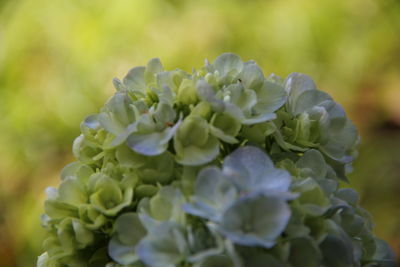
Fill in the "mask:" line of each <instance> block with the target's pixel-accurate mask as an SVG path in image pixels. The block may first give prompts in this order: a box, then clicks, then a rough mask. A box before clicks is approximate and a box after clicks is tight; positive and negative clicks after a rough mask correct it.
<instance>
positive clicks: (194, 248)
mask: <svg viewBox="0 0 400 267" xmlns="http://www.w3.org/2000/svg"><path fill="white" fill-rule="evenodd" d="M114 86H115V88H116V89H117V92H116V93H115V95H114V96H112V97H111V98H110V99H109V100H108V101H107V103H106V104H105V106H104V107H103V108H102V109H101V111H100V112H99V113H98V114H94V115H90V116H89V117H87V118H86V119H85V120H84V121H83V122H82V124H81V132H82V134H81V135H80V136H79V137H78V138H76V140H75V141H74V144H73V153H74V155H75V157H76V158H77V161H76V162H73V163H71V164H69V165H67V166H66V167H65V168H64V169H63V170H62V172H61V184H60V185H59V187H58V188H48V189H47V194H48V199H47V200H46V202H45V214H44V215H43V217H42V222H43V225H44V227H45V228H46V229H47V231H48V238H47V239H46V240H45V242H44V247H45V252H44V253H43V254H42V255H41V256H40V257H39V259H38V266H39V267H44V266H48V267H50V266H51V267H56V266H107V267H117V266H131V267H139V266H149V267H174V266H177V267H178V266H179V267H184V266H195V267H218V266H224V267H229V266H234V267H240V266H242V267H257V266H260V267H261V266H309V267H312V266H316V267H318V266H329V267H331V266H332V267H336V266H337V267H343V266H370V267H372V266H393V265H394V262H393V260H392V255H391V251H390V249H389V248H388V246H387V245H386V243H385V242H384V241H382V240H380V239H378V238H376V237H375V236H374V234H373V233H372V223H371V219H370V216H369V214H368V212H367V211H365V210H364V209H362V208H361V207H360V206H359V205H358V195H357V193H356V192H355V191H354V190H352V189H349V188H339V186H338V182H339V181H340V180H343V181H347V178H346V173H348V172H349V171H350V170H351V164H352V161H353V160H354V158H355V156H356V154H357V151H356V145H357V143H358V140H359V136H358V133H357V130H356V128H355V127H354V125H353V123H352V122H351V121H350V120H349V119H348V118H347V117H346V114H345V112H344V110H343V108H342V107H341V106H340V105H339V104H337V103H335V102H334V101H333V99H332V98H331V97H330V96H329V95H328V94H326V93H324V92H322V91H319V90H318V89H317V88H316V85H315V84H314V82H313V81H312V80H311V79H310V78H309V77H308V76H306V75H303V74H299V73H293V74H291V75H289V76H288V77H287V78H286V79H281V78H280V77H278V76H275V75H270V76H269V77H265V76H264V74H263V72H262V70H261V69H260V68H259V67H258V66H257V64H256V63H255V62H253V61H248V62H243V61H242V60H241V59H240V57H238V56H236V55H234V54H230V53H226V54H222V55H221V56H219V57H218V58H217V59H216V60H215V61H214V62H213V63H212V64H210V63H209V62H206V64H205V66H204V67H203V68H201V69H200V70H198V71H195V70H194V71H193V73H192V74H188V73H186V72H184V71H182V70H179V69H177V70H173V71H165V70H164V69H163V66H162V65H161V63H160V61H159V60H158V59H152V60H150V61H149V63H148V64H147V66H145V67H136V68H133V69H131V70H130V71H129V72H128V74H127V75H126V77H125V78H124V79H123V80H122V81H120V80H118V79H114Z"/></svg>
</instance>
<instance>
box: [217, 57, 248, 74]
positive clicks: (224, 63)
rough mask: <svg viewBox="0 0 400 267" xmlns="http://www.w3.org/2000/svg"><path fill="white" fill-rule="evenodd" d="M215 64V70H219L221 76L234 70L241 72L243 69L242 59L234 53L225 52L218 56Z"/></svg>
mask: <svg viewBox="0 0 400 267" xmlns="http://www.w3.org/2000/svg"><path fill="white" fill-rule="evenodd" d="M213 65H214V68H215V70H217V71H218V72H219V73H220V75H221V76H225V75H227V74H229V73H231V72H232V71H235V72H236V73H239V72H240V71H241V70H242V69H243V62H242V59H241V58H240V57H239V56H237V55H235V54H232V53H224V54H222V55H220V56H218V57H217V58H216V59H215V61H214V63H213Z"/></svg>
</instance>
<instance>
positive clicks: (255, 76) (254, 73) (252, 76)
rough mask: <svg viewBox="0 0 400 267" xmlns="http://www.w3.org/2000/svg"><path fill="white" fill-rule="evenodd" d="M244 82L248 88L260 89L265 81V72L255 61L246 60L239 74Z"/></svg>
mask: <svg viewBox="0 0 400 267" xmlns="http://www.w3.org/2000/svg"><path fill="white" fill-rule="evenodd" d="M239 78H240V79H241V81H242V84H243V85H244V87H245V88H247V89H253V90H256V91H257V89H259V88H260V87H261V86H262V85H263V83H264V79H265V78H264V74H263V72H262V70H261V69H260V67H259V66H257V64H255V63H253V62H246V63H245V64H244V67H243V70H242V72H241V73H240V75H239Z"/></svg>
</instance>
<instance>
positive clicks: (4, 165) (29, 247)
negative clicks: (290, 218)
mask: <svg viewBox="0 0 400 267" xmlns="http://www.w3.org/2000/svg"><path fill="white" fill-rule="evenodd" d="M227 51H229V52H234V53H237V54H239V55H240V56H241V57H242V58H243V59H244V60H249V59H254V60H256V61H257V62H258V63H259V64H260V65H261V66H262V68H263V69H264V71H265V73H266V74H268V73H271V72H273V73H275V74H277V75H280V76H286V75H288V74H289V73H291V72H295V71H296V72H303V73H306V74H309V75H310V76H312V77H313V78H314V79H315V81H316V83H317V84H318V85H319V87H320V89H322V90H325V91H328V92H329V93H330V94H332V95H333V96H334V98H335V99H336V100H337V101H338V102H339V103H341V104H343V105H344V106H345V108H346V110H347V111H348V113H349V116H350V117H351V118H352V119H353V120H354V122H355V123H356V125H357V126H358V127H359V129H360V130H361V134H362V137H363V141H362V144H361V146H360V156H359V159H358V160H357V161H356V163H355V165H354V173H353V174H352V175H351V177H350V178H351V183H350V185H349V186H351V187H354V188H356V189H357V190H358V192H360V195H361V201H362V204H363V206H364V207H365V208H367V209H368V210H369V211H370V212H371V213H372V215H373V217H374V221H375V223H376V233H377V235H378V236H380V237H381V238H383V239H385V240H387V241H389V242H390V244H391V245H392V247H393V248H394V249H395V250H397V253H398V254H399V252H400V245H399V243H400V205H399V204H398V203H399V202H400V194H399V192H400V2H399V1H397V0H352V1H345V0H339V1H337V0H325V1H314V0H303V1H297V0H287V1H278V0H270V1H262V0H248V1H244V0H232V1H227V0H225V1H223V0H203V1H196V0H187V1H180V0H114V1H106V0H97V1H79V0H72V1H71V0H58V1H54V0H2V1H0V114H1V115H0V152H1V153H0V266H5V267H7V266H34V262H35V261H36V257H37V255H39V254H40V253H41V249H42V248H41V246H42V241H43V236H44V231H43V230H42V229H41V226H40V215H41V213H42V212H43V202H44V199H45V194H44V190H45V188H46V187H47V186H54V185H57V184H58V182H59V180H58V179H59V176H58V175H59V172H60V170H61V168H62V167H63V166H64V165H65V164H66V163H68V162H71V161H73V158H72V153H71V146H72V141H73V139H74V138H75V137H76V136H77V135H78V134H79V124H80V122H81V121H82V119H83V118H84V117H85V116H86V115H88V114H90V113H93V112H96V111H98V109H99V108H100V107H101V106H102V105H103V104H104V102H105V101H106V99H107V98H108V97H109V96H111V95H112V94H113V91H114V89H113V87H112V83H111V80H112V78H113V77H115V76H117V77H120V78H122V77H123V75H124V74H125V73H126V72H127V71H128V70H129V69H130V68H131V67H134V66H137V65H144V64H146V62H147V60H148V59H150V58H153V57H160V58H161V60H162V62H163V63H164V66H165V67H166V68H167V69H175V68H182V69H184V70H186V71H190V70H191V68H192V67H200V66H202V65H203V62H204V59H205V58H208V59H209V60H213V59H214V58H215V57H216V56H217V55H219V54H220V53H222V52H227Z"/></svg>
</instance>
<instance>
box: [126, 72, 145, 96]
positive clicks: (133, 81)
mask: <svg viewBox="0 0 400 267" xmlns="http://www.w3.org/2000/svg"><path fill="white" fill-rule="evenodd" d="M145 69H146V68H145V67H143V66H141V67H135V68H133V69H131V70H130V71H129V72H128V74H127V75H126V76H125V78H124V80H123V83H124V85H125V86H126V88H127V89H128V91H131V92H141V94H142V95H144V92H145V91H146V83H145V81H144V72H145Z"/></svg>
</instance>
